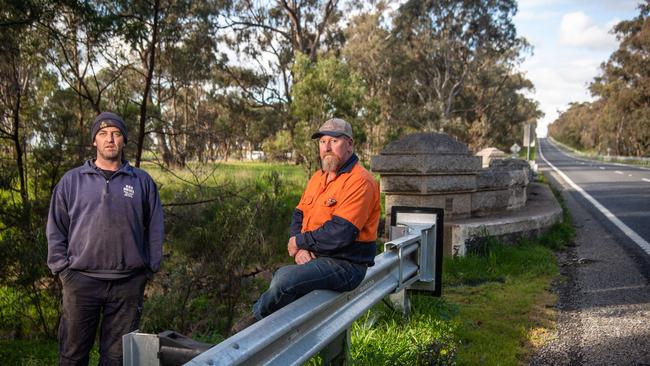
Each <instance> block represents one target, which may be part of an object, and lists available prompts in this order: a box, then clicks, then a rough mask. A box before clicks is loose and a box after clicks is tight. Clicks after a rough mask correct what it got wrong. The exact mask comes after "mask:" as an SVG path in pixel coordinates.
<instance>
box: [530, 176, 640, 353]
mask: <svg viewBox="0 0 650 366" xmlns="http://www.w3.org/2000/svg"><path fill="white" fill-rule="evenodd" d="M544 174H545V175H546V176H547V177H548V178H550V180H551V182H552V184H553V186H554V187H555V188H557V189H558V190H560V191H561V192H562V196H563V198H564V200H565V202H566V205H567V207H568V209H569V211H570V212H571V215H572V217H573V222H574V225H575V227H576V238H575V243H574V245H573V246H570V247H569V248H567V249H565V250H563V251H560V252H558V253H557V260H558V263H559V265H560V268H561V277H560V278H559V279H558V281H556V284H555V286H554V288H555V290H556V291H557V293H558V297H559V299H558V303H557V304H556V308H557V311H558V314H557V315H558V318H557V329H556V331H555V333H556V334H555V337H554V339H553V340H552V341H550V342H549V343H547V344H546V345H545V346H543V347H542V348H540V349H539V350H537V352H535V354H533V355H532V357H531V358H530V361H529V362H530V365H650V259H649V258H648V256H647V255H646V254H645V253H644V252H643V251H642V250H640V249H639V248H638V247H636V246H635V244H633V243H631V241H629V240H627V239H626V237H624V236H623V234H620V233H618V231H617V230H615V229H614V228H613V226H612V225H611V224H609V222H608V221H607V220H606V218H605V217H604V216H603V215H602V214H601V213H599V212H597V211H595V209H593V208H592V207H591V205H590V204H589V203H588V202H587V201H586V200H584V199H583V198H582V197H581V196H580V195H579V194H578V193H577V192H575V191H573V190H572V189H571V188H570V187H568V186H566V185H564V182H563V181H562V178H560V177H558V176H556V175H555V173H554V172H549V171H546V172H544Z"/></svg>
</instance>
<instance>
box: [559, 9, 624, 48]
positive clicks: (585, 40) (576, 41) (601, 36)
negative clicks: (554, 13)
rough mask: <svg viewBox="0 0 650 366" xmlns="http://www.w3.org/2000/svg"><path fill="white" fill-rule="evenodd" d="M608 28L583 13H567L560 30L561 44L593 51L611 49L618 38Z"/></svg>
mask: <svg viewBox="0 0 650 366" xmlns="http://www.w3.org/2000/svg"><path fill="white" fill-rule="evenodd" d="M609 30H610V28H608V27H607V26H599V25H597V24H596V23H595V22H594V21H593V20H592V19H591V18H590V17H589V16H588V15H587V14H585V13H584V12H582V11H577V12H572V13H567V14H565V15H564V16H563V17H562V21H561V23H560V29H559V40H560V44H563V45H567V46H576V47H587V48H591V49H611V48H612V47H615V46H616V44H617V43H616V38H615V37H614V35H613V34H610V33H609Z"/></svg>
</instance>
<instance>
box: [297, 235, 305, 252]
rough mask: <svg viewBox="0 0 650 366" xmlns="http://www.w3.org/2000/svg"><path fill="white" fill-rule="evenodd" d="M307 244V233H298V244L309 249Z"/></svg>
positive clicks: (300, 247) (301, 247)
mask: <svg viewBox="0 0 650 366" xmlns="http://www.w3.org/2000/svg"><path fill="white" fill-rule="evenodd" d="M306 244H307V240H305V234H304V233H300V234H297V235H296V246H297V247H298V248H299V249H307V246H306Z"/></svg>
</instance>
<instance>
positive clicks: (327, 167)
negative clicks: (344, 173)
mask: <svg viewBox="0 0 650 366" xmlns="http://www.w3.org/2000/svg"><path fill="white" fill-rule="evenodd" d="M340 166H341V159H339V157H338V156H336V155H334V154H327V155H325V156H324V157H323V159H322V161H321V168H322V169H323V170H324V171H326V172H332V173H336V171H338V170H339V167H340Z"/></svg>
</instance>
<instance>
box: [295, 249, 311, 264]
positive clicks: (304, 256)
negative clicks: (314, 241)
mask: <svg viewBox="0 0 650 366" xmlns="http://www.w3.org/2000/svg"><path fill="white" fill-rule="evenodd" d="M314 258H316V255H315V254H314V253H312V252H310V251H308V250H306V249H298V253H296V256H295V260H296V264H305V263H307V262H309V261H310V260H312V259H314Z"/></svg>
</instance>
